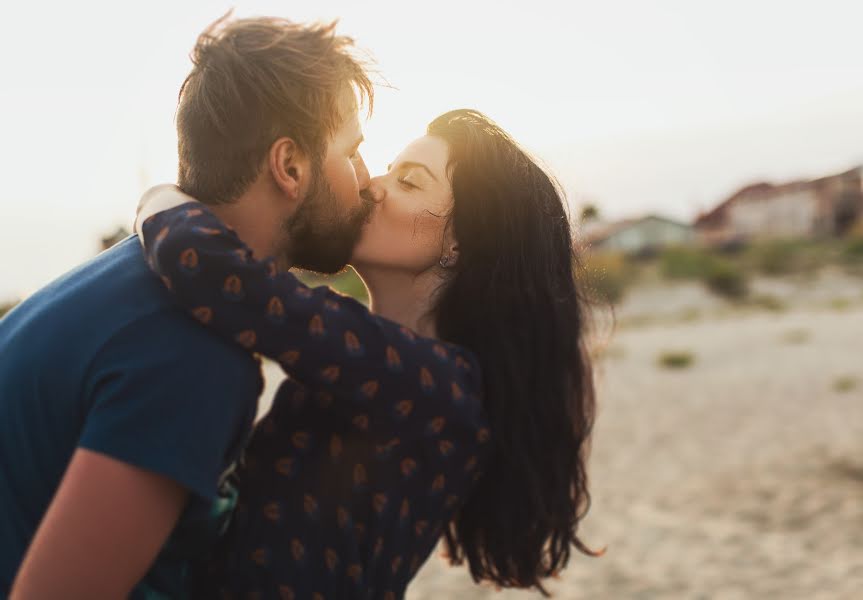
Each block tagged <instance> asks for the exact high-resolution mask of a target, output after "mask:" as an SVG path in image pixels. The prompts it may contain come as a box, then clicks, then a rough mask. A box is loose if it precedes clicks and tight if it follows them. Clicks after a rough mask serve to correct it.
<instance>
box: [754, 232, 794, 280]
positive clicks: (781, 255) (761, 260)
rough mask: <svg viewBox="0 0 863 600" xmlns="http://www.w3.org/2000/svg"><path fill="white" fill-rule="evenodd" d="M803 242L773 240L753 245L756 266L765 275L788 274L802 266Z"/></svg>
mask: <svg viewBox="0 0 863 600" xmlns="http://www.w3.org/2000/svg"><path fill="white" fill-rule="evenodd" d="M802 254H803V243H801V242H799V241H796V240H771V241H767V242H763V243H760V244H758V245H756V246H753V247H752V258H753V259H754V262H755V268H756V269H758V270H759V271H760V272H762V273H764V274H765V275H787V274H789V273H793V272H794V271H796V270H798V269H799V268H800V267H801V266H802V264H801V263H802V258H803V256H802Z"/></svg>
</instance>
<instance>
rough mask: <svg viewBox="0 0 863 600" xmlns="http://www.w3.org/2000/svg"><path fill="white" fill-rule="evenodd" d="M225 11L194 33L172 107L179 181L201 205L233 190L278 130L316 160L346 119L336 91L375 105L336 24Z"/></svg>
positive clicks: (239, 190) (251, 175)
mask: <svg viewBox="0 0 863 600" xmlns="http://www.w3.org/2000/svg"><path fill="white" fill-rule="evenodd" d="M229 17H230V14H228V15H225V16H224V17H222V18H221V19H219V20H218V21H216V22H215V23H213V24H212V25H210V26H209V27H208V28H207V29H206V30H205V31H204V32H203V33H202V34H201V35H200V36H199V37H198V40H197V43H196V44H195V48H194V50H193V51H192V54H191V59H192V62H193V63H194V67H193V69H192V72H191V73H189V75H188V76H187V77H186V80H185V81H184V82H183V85H182V87H181V88H180V95H179V105H178V109H177V137H178V147H179V148H178V149H179V159H180V167H179V174H178V183H179V185H180V188H182V190H183V191H184V192H186V193H188V194H190V195H192V196H194V197H195V198H197V199H199V200H201V201H202V202H206V203H209V204H218V203H228V202H231V201H233V200H236V199H237V198H238V197H239V196H240V195H242V194H243V192H244V191H245V190H246V189H247V188H248V187H249V185H251V183H252V182H253V181H254V180H255V179H256V178H257V176H258V173H259V172H260V170H261V167H262V165H263V161H264V159H265V158H266V156H267V153H268V152H269V149H270V147H271V146H272V144H273V142H275V141H276V140H277V139H278V138H280V137H290V138H291V139H293V140H294V142H296V144H297V146H298V148H299V150H300V151H302V152H303V153H305V154H306V155H307V156H308V157H309V158H310V159H311V160H312V164H313V165H314V166H317V165H318V163H319V162H320V161H321V160H322V158H323V156H324V154H325V153H326V148H327V143H328V140H329V138H330V136H331V135H332V134H333V133H334V132H335V131H336V130H337V129H338V128H339V126H340V125H341V124H342V122H343V119H344V118H345V117H346V116H347V115H344V114H342V113H343V112H344V110H343V108H344V106H343V104H344V101H343V100H342V99H343V98H344V94H345V93H346V92H350V93H351V95H354V94H358V95H359V97H360V98H359V99H360V101H361V102H362V103H364V104H366V105H367V107H368V111H369V113H371V110H372V105H373V102H374V89H373V85H372V82H371V80H370V78H369V75H368V73H367V72H366V68H365V64H364V62H363V61H361V60H360V59H359V58H357V57H356V55H355V54H353V53H352V50H353V48H354V42H353V40H352V39H351V38H348V37H345V36H341V35H336V33H335V26H336V23H330V24H325V25H300V24H296V23H292V22H290V21H288V20H286V19H280V18H275V17H258V18H250V19H235V20H231V19H229ZM340 100H341V102H340ZM340 108H341V109H342V110H340Z"/></svg>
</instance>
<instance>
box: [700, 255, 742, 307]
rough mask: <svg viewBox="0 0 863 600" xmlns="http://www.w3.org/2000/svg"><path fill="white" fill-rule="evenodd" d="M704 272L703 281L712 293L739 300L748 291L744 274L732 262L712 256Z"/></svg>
mask: <svg viewBox="0 0 863 600" xmlns="http://www.w3.org/2000/svg"><path fill="white" fill-rule="evenodd" d="M708 264H709V266H708V269H707V272H706V273H705V274H704V279H703V280H704V283H705V285H706V286H707V289H709V290H710V291H711V292H713V293H714V294H716V295H718V296H721V297H723V298H726V299H728V300H741V299H743V298H745V297H746V295H747V294H748V293H749V286H748V283H747V281H746V275H745V274H744V273H743V271H742V270H741V269H740V268H739V267H738V266H736V265H735V264H734V263H732V262H730V261H728V260H724V259H719V258H714V259H713V260H711V261H710V262H709V263H708Z"/></svg>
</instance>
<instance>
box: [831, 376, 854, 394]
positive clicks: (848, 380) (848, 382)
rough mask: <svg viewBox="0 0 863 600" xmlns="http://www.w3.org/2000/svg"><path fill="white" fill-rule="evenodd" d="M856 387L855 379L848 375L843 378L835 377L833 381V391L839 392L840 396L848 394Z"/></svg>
mask: <svg viewBox="0 0 863 600" xmlns="http://www.w3.org/2000/svg"><path fill="white" fill-rule="evenodd" d="M856 387H857V378H856V377H851V376H850V375H845V376H843V377H837V378H836V379H835V380H834V381H833V391H836V392H839V393H840V394H842V393H845V392H850V391H852V390H854V389H855V388H856Z"/></svg>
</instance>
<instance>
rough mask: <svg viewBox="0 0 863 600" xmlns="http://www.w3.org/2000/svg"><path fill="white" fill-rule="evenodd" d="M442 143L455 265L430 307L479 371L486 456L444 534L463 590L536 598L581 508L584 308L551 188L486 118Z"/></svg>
mask: <svg viewBox="0 0 863 600" xmlns="http://www.w3.org/2000/svg"><path fill="white" fill-rule="evenodd" d="M428 134H429V135H432V136H435V137H439V138H442V139H443V140H444V141H446V142H447V144H448V145H449V150H450V157H449V173H450V178H451V181H452V190H453V198H454V203H453V209H452V213H451V215H450V223H449V226H451V227H453V233H454V234H455V239H456V240H457V241H458V261H457V263H456V265H455V266H453V267H451V268H450V269H449V273H450V277H448V280H447V283H446V285H445V286H444V287H442V288H441V290H440V291H439V295H438V297H437V302H436V304H435V307H434V309H433V312H432V314H433V316H434V317H435V318H436V322H437V329H438V333H439V335H440V336H441V337H442V338H443V339H446V340H448V341H452V342H454V343H457V344H461V345H463V346H465V347H467V348H469V349H470V350H472V351H473V352H474V353H475V354H476V355H477V357H478V358H479V361H480V364H481V366H482V369H483V383H484V402H485V408H486V412H487V413H488V415H489V418H490V422H491V435H492V443H493V446H494V450H493V454H492V457H491V459H490V461H489V463H488V464H487V466H486V468H485V469H484V471H483V473H482V474H481V476H480V478H479V480H478V482H477V484H476V487H475V488H474V491H473V493H472V494H471V495H470V497H469V498H468V499H467V501H466V503H465V504H464V505H463V506H462V507H461V508H460V510H459V512H458V513H457V515H456V517H455V519H454V520H453V521H452V522H451V523H450V525H449V527H448V528H447V530H446V532H445V539H446V544H447V547H448V548H447V550H448V553H449V555H450V560H451V561H452V562H453V563H455V564H461V563H462V562H463V561H464V560H465V559H467V561H468V564H469V568H470V572H471V575H472V576H473V578H474V580H476V581H480V580H489V581H492V582H494V583H496V584H497V585H500V586H503V587H522V588H526V587H536V588H537V589H539V590H540V591H542V592H543V593H544V594H545V593H546V590H545V589H544V587H543V585H542V580H543V579H544V578H546V577H549V576H552V575H554V574H556V572H557V571H558V570H560V569H561V568H562V567H564V566H565V565H566V564H567V562H568V561H569V557H570V549H571V546H573V545H574V546H575V547H576V548H578V549H579V550H580V551H582V552H584V553H585V554H591V555H595V554H596V553H595V552H593V551H591V550H590V549H588V548H587V547H586V546H585V545H584V544H583V543H582V541H581V540H580V539H579V538H578V536H577V535H576V532H577V529H578V524H579V521H580V520H581V519H582V518H583V517H584V515H585V513H586V512H587V509H588V507H589V505H590V495H589V493H588V490H587V475H586V472H585V461H586V455H587V440H588V438H589V436H590V432H591V429H592V426H593V420H594V388H593V377H592V370H591V366H590V360H589V357H588V353H587V351H586V348H585V345H584V339H585V333H586V327H587V319H588V310H587V305H586V303H585V301H584V299H583V296H582V295H581V293H580V291H579V290H578V288H577V286H576V283H575V279H574V277H573V273H574V272H575V261H576V256H575V254H574V245H573V240H572V234H571V230H570V224H569V220H568V218H567V212H566V209H565V208H564V199H563V194H562V193H561V191H560V187H559V186H558V185H557V183H556V182H555V181H554V179H553V178H552V177H550V176H549V175H548V174H547V173H546V172H545V171H544V170H543V169H542V168H540V167H539V166H538V165H537V164H536V162H535V161H534V160H533V159H531V157H530V156H528V154H527V153H526V152H524V151H523V150H522V149H521V148H519V146H518V145H517V144H516V143H515V142H514V141H513V140H512V138H510V137H509V135H507V134H506V132H504V131H503V130H502V129H501V128H500V127H498V126H497V125H496V124H495V123H493V122H492V121H491V120H490V119H489V118H488V117H486V116H485V115H483V114H482V113H479V112H477V111H473V110H455V111H451V112H448V113H446V114H444V115H441V116H440V117H438V118H437V119H435V120H434V121H433V122H432V123H431V124H430V125H429V126H428Z"/></svg>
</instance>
